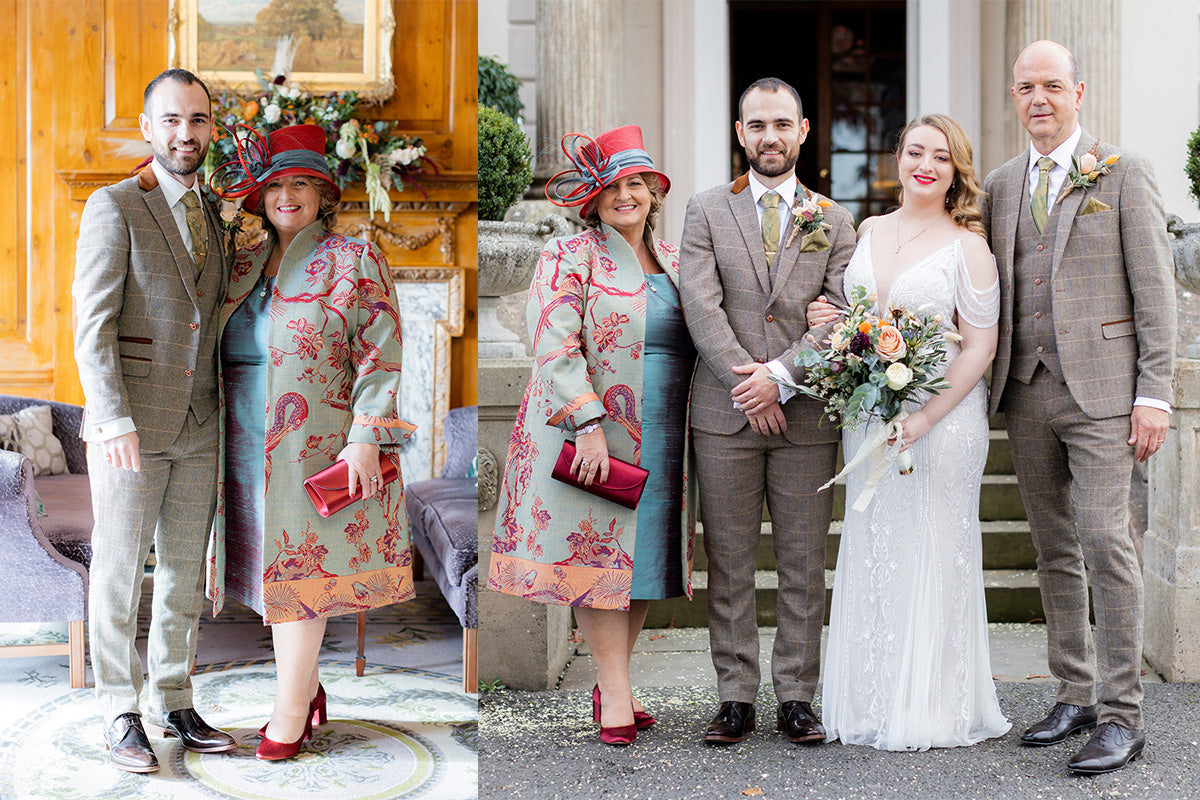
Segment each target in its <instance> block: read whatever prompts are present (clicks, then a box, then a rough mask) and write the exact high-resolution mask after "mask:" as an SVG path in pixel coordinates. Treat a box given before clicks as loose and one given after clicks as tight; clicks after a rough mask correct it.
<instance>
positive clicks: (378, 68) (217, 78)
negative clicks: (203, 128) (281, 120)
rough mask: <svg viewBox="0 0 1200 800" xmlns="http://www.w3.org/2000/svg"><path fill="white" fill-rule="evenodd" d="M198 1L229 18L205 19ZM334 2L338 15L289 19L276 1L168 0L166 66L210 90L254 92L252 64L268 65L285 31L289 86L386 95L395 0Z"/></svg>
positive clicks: (375, 97) (266, 69) (375, 98)
mask: <svg viewBox="0 0 1200 800" xmlns="http://www.w3.org/2000/svg"><path fill="white" fill-rule="evenodd" d="M291 5H292V7H295V2H293V3H292V4H291ZM202 6H203V8H204V9H205V11H206V12H207V13H209V14H212V13H213V9H220V12H221V13H224V14H225V15H226V17H225V18H224V19H217V20H215V21H214V20H211V19H206V18H205V17H204V15H203V14H202V13H201V7H202ZM272 6H275V8H272ZM314 6H323V7H325V8H326V9H327V8H328V7H329V4H322V3H320V2H319V0H314ZM336 7H337V11H338V15H337V16H338V17H339V18H340V19H339V18H332V19H331V18H329V17H328V16H326V17H324V18H322V21H320V22H316V21H314V17H313V16H311V15H310V18H309V19H307V20H301V19H296V20H295V21H292V20H289V19H287V16H286V12H283V11H280V7H279V6H278V5H276V3H275V2H274V0H225V2H223V3H220V4H209V3H204V2H203V0H170V13H169V19H168V28H169V36H170V62H171V66H173V67H182V68H183V69H187V70H190V71H192V72H194V73H195V74H197V75H199V76H200V78H201V79H203V80H204V82H205V83H206V84H208V86H209V87H210V88H211V89H212V90H214V91H217V90H221V89H233V90H247V91H257V90H258V80H257V78H256V77H255V75H254V70H255V69H256V68H257V69H261V70H262V71H263V73H264V74H269V73H271V72H272V71H273V67H274V66H275V58H276V51H277V48H278V40H279V37H280V36H282V35H283V34H285V33H287V34H290V35H291V36H292V43H293V46H294V48H295V57H294V61H293V62H292V69H291V71H290V72H289V74H288V80H289V82H290V83H291V84H292V85H293V86H298V87H300V88H301V89H303V90H304V91H307V92H310V93H313V94H326V93H328V92H333V91H346V90H353V91H356V92H358V93H359V95H360V96H362V97H363V98H364V99H366V100H369V101H372V102H382V101H384V100H387V99H388V98H389V97H391V96H392V93H393V92H394V91H395V88H396V87H395V83H394V82H393V77H392V36H393V34H394V33H395V30H396V16H395V10H394V9H393V0H337V2H336ZM264 14H265V15H266V16H265V17H264V16H263V15H264ZM331 30H332V31H334V33H333V34H330V31H331Z"/></svg>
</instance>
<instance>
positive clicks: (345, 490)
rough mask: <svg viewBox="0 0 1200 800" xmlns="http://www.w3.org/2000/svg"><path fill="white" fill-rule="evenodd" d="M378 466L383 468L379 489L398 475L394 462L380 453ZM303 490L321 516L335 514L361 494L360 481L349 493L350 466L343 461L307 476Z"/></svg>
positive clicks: (360, 496) (359, 497)
mask: <svg viewBox="0 0 1200 800" xmlns="http://www.w3.org/2000/svg"><path fill="white" fill-rule="evenodd" d="M379 467H380V469H382V470H383V481H382V483H380V484H379V488H380V489H382V488H383V487H384V486H387V485H388V484H389V483H391V482H392V481H394V480H396V478H398V477H400V469H399V468H398V467H397V466H396V462H395V461H393V460H392V459H391V458H389V457H388V456H386V455H384V454H382V453H380V454H379ZM304 491H306V492H308V498H309V499H310V500H312V504H313V506H314V507H315V508H316V509H317V513H318V514H320V515H321V516H322V517H328V516H329V515H331V514H336V513H337V512H339V511H341V510H342V509H343V508H345V507H346V506H348V505H350V504H351V503H353V502H354V501H355V500H361V499H362V496H363V491H362V483H361V481H360V482H359V485H358V486H356V487H354V494H350V467H349V465H348V464H346V462H345V461H335V462H333V463H332V464H330V465H329V466H328V467H326V468H325V469H323V470H321V471H320V472H318V473H317V474H316V475H313V476H312V477H310V478H308V479H307V480H306V481H304Z"/></svg>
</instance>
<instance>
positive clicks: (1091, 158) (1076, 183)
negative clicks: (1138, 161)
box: [1058, 142, 1121, 202]
mask: <svg viewBox="0 0 1200 800" xmlns="http://www.w3.org/2000/svg"><path fill="white" fill-rule="evenodd" d="M1099 150H1100V143H1099V142H1096V144H1095V145H1094V146H1093V147H1092V149H1091V150H1089V151H1087V152H1086V153H1084V154H1083V155H1081V156H1080V157H1079V158H1075V156H1071V169H1070V170H1068V171H1067V184H1066V186H1064V187H1063V191H1062V192H1061V193H1060V194H1059V196H1058V200H1059V202H1061V201H1062V199H1063V198H1064V197H1066V196H1067V195H1069V194H1070V193H1071V192H1073V191H1074V190H1075V189H1090V188H1092V187H1093V186H1095V185H1096V181H1098V180H1100V176H1101V175H1107V174H1108V173H1109V167H1111V166H1112V165H1113V164H1115V163H1117V161H1119V160H1120V158H1121V157H1120V156H1119V155H1115V154H1114V155H1111V156H1109V157H1108V158H1106V159H1104V161H1103V162H1101V161H1097V158H1098V157H1099Z"/></svg>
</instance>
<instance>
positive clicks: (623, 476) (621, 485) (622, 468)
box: [550, 441, 650, 508]
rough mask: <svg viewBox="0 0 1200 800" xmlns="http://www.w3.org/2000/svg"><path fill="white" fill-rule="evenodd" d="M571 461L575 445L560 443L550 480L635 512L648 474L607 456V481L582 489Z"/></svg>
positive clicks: (566, 442) (570, 442) (625, 462)
mask: <svg viewBox="0 0 1200 800" xmlns="http://www.w3.org/2000/svg"><path fill="white" fill-rule="evenodd" d="M574 460H575V443H574V442H572V441H565V442H563V446H562V450H561V451H560V452H559V454H558V461H557V462H555V464H554V471H553V472H552V473H550V475H551V477H553V478H554V479H555V480H558V481H562V482H563V483H567V484H570V485H571V486H576V487H578V488H580V489H583V490H584V491H585V492H590V493H591V494H594V495H596V496H597V497H600V498H603V499H605V500H611V501H612V502H614V503H617V504H618V505H622V506H625V507H626V508H637V504H638V501H639V500H641V498H642V490H643V489H645V488H646V478H648V477H650V471H649V470H645V469H642V468H641V467H638V466H634V465H633V464H630V463H629V462H628V461H622V460H621V459H619V458H615V457H614V456H609V457H608V481H607V482H605V483H599V482H598V481H597V482H594V483H592V485H591V486H585V485H584V484H583V481H581V480H579V478H576V477H575V476H574V475H572V474H571V462H572V461H574Z"/></svg>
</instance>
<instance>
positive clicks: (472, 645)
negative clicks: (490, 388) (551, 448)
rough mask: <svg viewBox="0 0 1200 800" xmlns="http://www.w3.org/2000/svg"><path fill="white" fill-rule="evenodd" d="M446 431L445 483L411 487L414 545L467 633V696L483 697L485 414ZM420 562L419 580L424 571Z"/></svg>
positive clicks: (466, 416) (456, 415) (452, 422)
mask: <svg viewBox="0 0 1200 800" xmlns="http://www.w3.org/2000/svg"><path fill="white" fill-rule="evenodd" d="M443 431H444V435H445V439H446V447H447V459H446V466H445V467H444V468H443V470H442V474H441V477H439V478H432V479H430V480H424V481H416V482H415V483H411V484H409V485H408V486H406V487H405V496H404V501H405V506H406V508H407V510H408V526H409V532H410V534H411V537H412V545H413V547H414V548H415V550H416V553H419V554H420V557H421V558H420V560H419V561H423V562H424V568H425V570H427V571H428V572H429V574H430V576H431V577H432V578H433V580H434V582H435V583H437V586H438V589H440V590H441V592H442V595H443V596H444V597H445V598H446V602H447V603H449V604H450V607H451V608H452V609H454V613H455V615H456V616H457V617H458V620H459V624H461V625H462V628H463V691H466V692H475V691H478V684H479V667H478V644H477V639H476V632H477V629H478V627H479V554H478V542H479V536H478V533H477V530H478V518H479V501H478V480H477V479H476V478H473V477H467V474H468V472H469V471H470V469H471V463H472V462H473V461H474V459H475V454H476V452H478V448H479V409H478V407H476V406H469V407H466V408H455V409H452V410H451V411H450V413H449V414H447V415H446V421H445V425H444V426H443ZM419 561H414V564H413V567H414V568H413V578H414V579H415V580H420V578H421V573H422V569H421V565H420V563H419Z"/></svg>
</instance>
